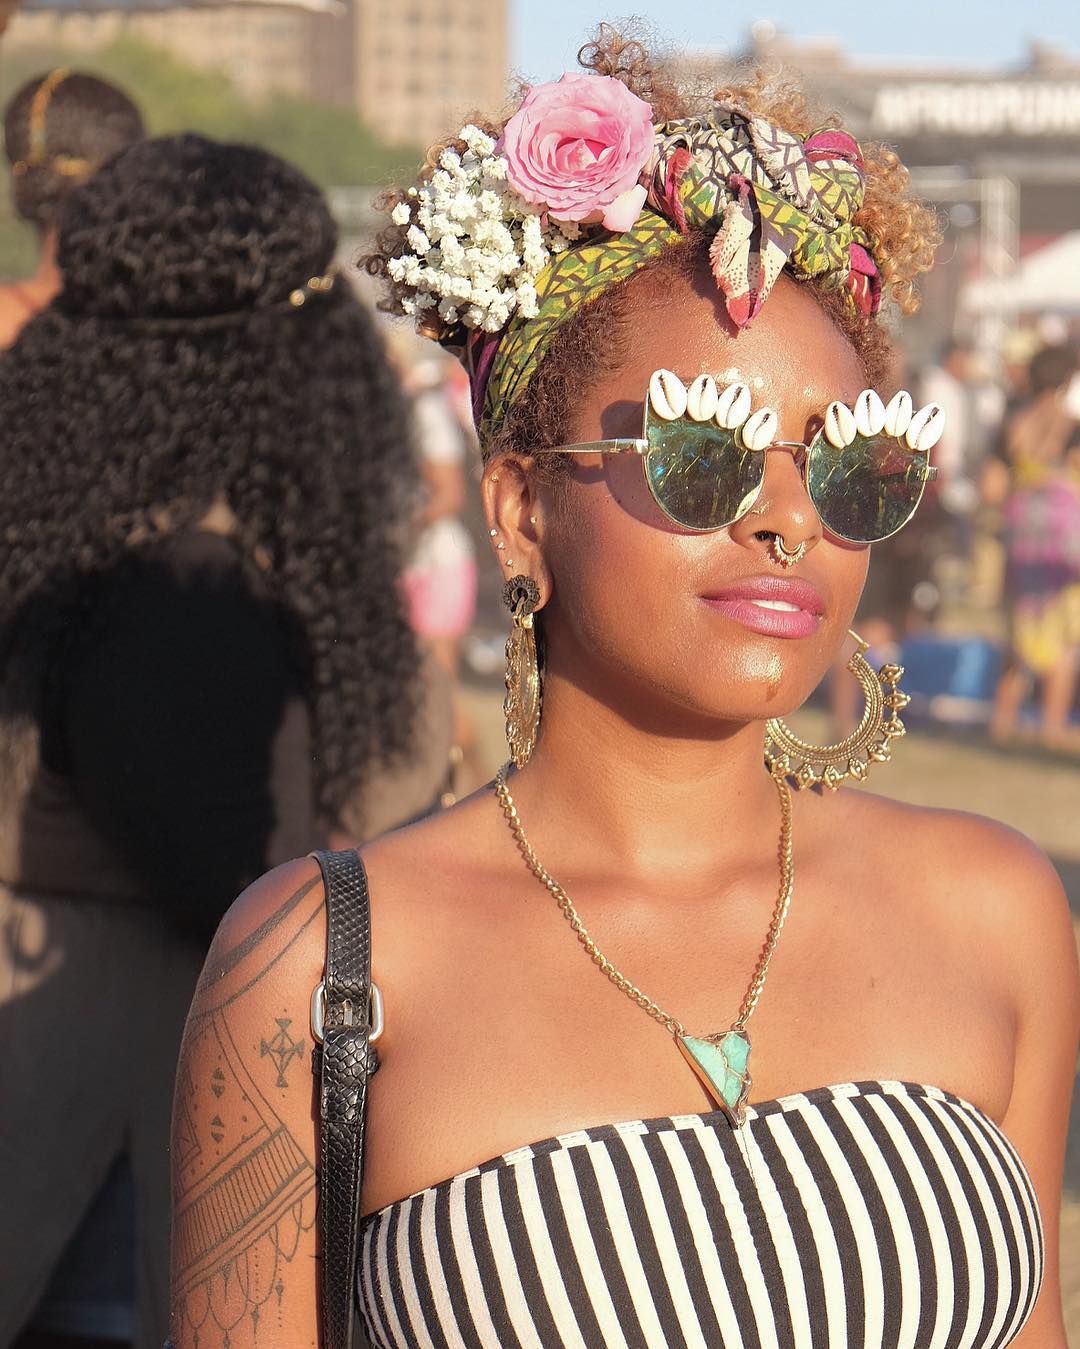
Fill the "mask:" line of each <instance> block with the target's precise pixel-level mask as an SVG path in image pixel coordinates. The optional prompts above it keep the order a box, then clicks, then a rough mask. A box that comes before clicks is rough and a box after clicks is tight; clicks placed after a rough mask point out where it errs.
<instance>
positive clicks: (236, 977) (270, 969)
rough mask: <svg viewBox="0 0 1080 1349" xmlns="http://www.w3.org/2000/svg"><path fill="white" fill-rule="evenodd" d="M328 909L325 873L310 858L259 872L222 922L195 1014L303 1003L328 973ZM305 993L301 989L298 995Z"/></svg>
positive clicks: (207, 964)
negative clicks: (284, 1001)
mask: <svg viewBox="0 0 1080 1349" xmlns="http://www.w3.org/2000/svg"><path fill="white" fill-rule="evenodd" d="M325 953H326V911H325V895H324V890H323V883H322V875H321V873H320V871H319V867H318V864H317V863H316V862H315V861H313V860H312V859H310V858H303V859H299V860H297V861H293V862H286V863H285V864H284V865H283V866H279V867H275V868H274V870H273V871H269V872H267V873H266V875H264V876H261V877H260V878H259V879H258V880H257V881H255V882H254V884H252V885H250V886H248V888H247V889H246V890H245V891H244V893H243V894H242V895H241V896H240V897H239V898H238V899H237V900H235V901H234V903H233V904H232V905H231V907H230V908H229V909H228V911H227V912H226V914H225V917H224V918H223V919H222V920H221V923H220V925H219V926H218V930H217V932H216V934H215V936H214V940H213V942H212V943H211V946H210V950H209V952H208V954H207V957H206V962H205V964H204V966H203V973H202V977H201V979H200V980H199V986H198V989H197V990H196V994H195V1000H194V1002H193V1004H192V1016H193V1017H198V1016H201V1015H211V1014H214V1013H216V1012H220V1011H221V1010H223V1009H224V1008H226V1007H235V1008H237V1009H239V1008H240V1007H241V1006H244V1008H245V1010H247V1009H250V1008H252V1007H255V1008H257V1007H258V1005H259V1004H261V1003H266V1004H273V1005H277V1004H278V1003H279V1002H281V1000H282V999H283V998H286V999H287V1001H288V1003H289V1005H290V1006H292V1005H294V1004H299V1003H303V1001H304V999H303V996H301V995H302V994H303V992H304V990H306V995H307V996H310V993H311V990H312V989H313V988H314V987H315V985H316V984H317V983H318V982H319V980H320V979H321V977H322V969H323V962H324V959H325ZM298 990H299V992H298Z"/></svg>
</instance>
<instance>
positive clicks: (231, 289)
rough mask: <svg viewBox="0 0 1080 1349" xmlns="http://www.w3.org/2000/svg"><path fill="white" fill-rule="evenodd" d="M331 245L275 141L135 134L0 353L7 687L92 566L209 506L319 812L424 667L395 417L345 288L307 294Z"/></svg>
mask: <svg viewBox="0 0 1080 1349" xmlns="http://www.w3.org/2000/svg"><path fill="white" fill-rule="evenodd" d="M336 242H337V236H336V229H335V226H334V223H333V220H332V219H331V216H330V213H329V211H328V209H327V206H326V203H325V201H324V199H323V197H322V195H321V193H320V192H319V191H318V189H317V188H316V187H315V186H314V185H313V184H312V183H310V182H309V181H308V180H307V179H306V178H305V177H303V175H301V174H300V173H299V172H297V171H296V170H295V169H293V168H292V167H291V166H290V165H288V164H286V163H284V162H283V161H282V160H280V159H278V158H276V157H275V156H274V155H271V154H268V153H266V152H264V151H262V150H258V149H255V148H252V147H247V146H238V145H223V144H218V143H215V142H213V141H211V140H207V139H204V138H203V137H200V136H195V135H183V136H175V137H169V138H164V139H159V140H151V141H143V142H141V143H140V144H138V145H135V146H133V147H132V148H131V149H129V150H127V151H126V152H125V153H124V154H122V155H120V156H118V157H117V158H115V159H113V160H112V161H110V163H108V164H107V165H106V166H105V167H104V168H103V169H101V170H100V171H99V172H98V173H96V174H95V175H94V177H93V178H91V179H90V180H89V181H88V182H86V183H85V184H84V185H83V186H81V187H80V188H78V189H77V190H75V191H74V192H73V193H72V194H71V195H70V196H69V198H68V200H67V202H66V204H65V206H64V209H63V211H62V213H61V217H60V221H59V236H58V249H59V251H58V258H59V264H60V268H61V271H62V273H63V277H64V288H63V290H62V292H61V293H60V295H59V296H58V297H57V299H56V300H55V301H54V302H53V303H52V304H51V305H50V306H49V307H48V308H47V309H45V310H44V311H43V312H42V313H41V314H39V315H38V316H37V317H36V318H34V319H32V320H31V321H30V322H29V323H28V324H27V325H26V327H25V328H24V329H23V331H22V333H21V334H20V336H19V338H18V340H17V341H16V343H15V345H14V346H13V347H12V348H11V349H10V350H9V351H8V353H7V354H6V355H5V356H4V357H3V358H2V359H0V406H2V407H3V409H4V423H5V426H4V432H5V434H4V459H5V463H4V471H3V478H4V491H3V492H2V493H0V680H3V679H4V678H5V677H6V675H7V674H8V671H9V668H10V658H11V656H12V652H13V651H14V650H16V649H17V648H18V647H19V646H20V644H23V643H24V642H25V641H26V640H27V639H28V638H29V639H31V640H32V641H33V642H36V643H37V645H38V647H40V648H44V649H45V650H46V654H47V652H48V651H49V650H53V649H55V642H56V641H58V640H62V632H63V629H64V627H65V626H66V625H67V624H68V623H69V622H70V619H69V617H68V613H69V609H68V606H69V605H70V603H71V602H72V599H71V597H72V595H73V594H74V593H76V592H78V590H79V589H80V584H81V582H82V581H83V580H84V579H85V578H86V577H87V576H88V575H91V574H95V573H100V572H102V571H104V570H105V569H106V568H108V567H110V566H112V565H113V564H115V563H117V562H118V561H122V560H123V558H124V557H125V556H126V555H128V554H129V553H130V552H131V550H132V549H133V548H135V547H137V546H141V542H142V541H153V540H154V539H155V538H159V537H160V536H161V534H162V533H163V532H164V531H176V530H180V529H184V528H191V527H194V526H197V525H198V524H199V523H200V522H201V521H202V520H203V519H204V518H205V516H206V514H207V512H208V511H209V510H210V508H211V507H214V506H217V505H219V504H220V503H222V502H224V503H225V504H226V505H227V506H228V508H229V510H230V511H231V514H232V516H233V517H234V518H235V520H236V522H237V524H236V537H237V540H238V542H239V544H240V546H241V548H242V550H243V552H244V553H245V555H246V556H247V557H249V558H251V559H255V560H257V562H258V565H259V567H260V572H261V575H262V577H263V580H264V582H265V583H266V584H267V585H268V586H269V587H270V590H271V592H272V593H273V596H274V598H275V599H276V600H277V601H278V602H279V604H280V605H281V606H282V607H283V608H284V610H285V611H286V613H287V614H288V615H289V616H290V618H291V619H293V620H295V626H296V628H297V630H298V633H299V634H300V636H301V638H302V646H303V651H304V653H305V661H306V667H307V668H306V671H305V674H306V684H307V688H308V701H309V705H310V709H311V715H312V729H313V736H314V745H313V750H314V755H315V785H316V792H317V801H318V805H319V807H320V808H321V813H322V815H323V816H324V818H325V819H327V820H329V821H333V820H336V819H338V818H340V816H341V812H342V811H343V809H344V808H345V807H346V806H347V805H348V804H349V802H350V801H353V800H355V799H356V797H357V795H359V793H360V792H361V791H362V789H363V786H364V784H365V782H366V780H367V778H368V776H369V770H370V768H371V766H372V765H373V764H374V763H375V762H377V761H383V762H392V761H393V760H394V759H395V758H396V757H398V756H400V755H402V754H403V753H404V752H405V751H406V750H407V749H408V747H409V743H410V733H411V727H412V725H413V720H414V700H415V695H414V692H413V690H414V687H415V683H416V673H417V665H418V657H417V653H416V648H415V644H414V640H413V637H412V634H411V632H410V630H409V627H408V625H407V623H406V620H405V618H404V616H403V613H402V610H401V606H400V603H399V598H398V591H397V579H398V576H399V574H400V572H401V569H402V566H403V561H404V559H403V535H404V533H405V528H406V525H407V522H408V519H409V513H410V511H411V510H412V508H413V505H414V499H415V493H416V491H417V490H418V487H417V483H418V477H417V470H416V467H415V465H414V460H413V456H412V453H411V448H410V440H409V434H408V422H407V410H406V405H405V402H404V399H403V395H402V392H401V390H400V387H399V385H398V383H397V380H396V378H395V377H394V375H393V373H392V372H391V369H390V367H389V365H388V363H387V361H386V358H385V356H384V352H383V346H382V342H381V340H380V337H379V334H378V332H377V330H376V327H375V324H374V321H373V320H372V318H371V317H370V316H369V314H368V313H367V311H366V310H365V309H364V308H363V307H362V306H361V304H360V303H359V301H358V300H357V299H356V298H355V297H354V296H353V295H352V294H351V292H350V291H349V288H348V286H347V285H346V284H345V283H344V282H343V281H339V282H338V283H337V284H336V285H335V286H334V288H333V289H332V290H326V289H325V288H324V287H323V286H322V284H321V283H320V284H316V285H314V286H312V285H311V284H308V283H309V280H310V279H312V278H314V279H315V281H316V282H319V279H320V278H321V277H322V276H323V274H324V273H326V271H327V269H328V268H329V266H330V264H331V261H332V258H333V255H334V249H335V245H336ZM301 298H302V302H301V303H298V301H300V300H301ZM28 614H32V615H33V620H32V622H30V623H29V629H30V631H29V633H28V631H27V628H28V624H27V615H28ZM46 663H47V661H46ZM39 668H43V667H39Z"/></svg>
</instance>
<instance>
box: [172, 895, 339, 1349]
mask: <svg viewBox="0 0 1080 1349" xmlns="http://www.w3.org/2000/svg"><path fill="white" fill-rule="evenodd" d="M322 906H323V899H322V891H321V887H320V886H319V885H318V882H309V883H308V884H307V885H305V886H304V887H302V888H301V889H300V890H299V891H298V892H297V893H296V894H295V895H294V896H293V897H292V898H291V899H290V900H289V901H288V902H287V903H286V904H285V905H284V906H283V907H282V909H281V910H280V911H279V913H278V914H276V915H275V916H274V917H273V918H272V919H270V920H268V921H267V922H266V923H264V924H263V926H262V927H261V928H260V929H259V930H258V931H257V932H255V933H252V934H251V936H250V937H248V938H247V939H246V940H245V941H243V942H241V943H240V944H239V945H238V946H237V947H236V948H234V950H233V951H232V952H231V953H229V954H228V955H226V956H224V957H222V958H219V959H217V960H215V961H214V962H213V963H212V968H210V967H209V966H208V969H207V970H206V971H204V977H203V981H202V982H201V983H200V988H199V990H198V992H197V993H196V997H195V1002H194V1004H193V1006H192V1011H191V1015H190V1017H189V1019H188V1026H187V1031H186V1033H185V1037H184V1045H183V1048H182V1050H181V1055H180V1063H179V1067H178V1073H177V1082H176V1095H175V1099H174V1107H173V1149H172V1153H173V1156H172V1160H173V1257H172V1263H173V1281H172V1303H173V1318H174V1321H173V1333H174V1337H175V1338H176V1339H177V1340H178V1341H181V1342H184V1343H188V1342H190V1343H191V1344H193V1345H194V1346H196V1349H233V1346H237V1345H239V1344H241V1343H242V1344H245V1345H252V1344H255V1343H257V1340H258V1330H259V1321H260V1319H261V1318H262V1317H263V1316H264V1315H265V1313H266V1312H267V1311H268V1310H273V1311H274V1312H275V1313H276V1316H275V1319H277V1317H278V1316H280V1315H281V1307H282V1300H283V1298H284V1296H285V1294H286V1292H287V1291H288V1290H287V1288H286V1284H287V1283H288V1282H289V1275H288V1272H287V1266H288V1265H289V1263H290V1262H291V1261H292V1259H293V1257H294V1256H295V1255H296V1253H297V1250H298V1248H299V1246H300V1238H301V1234H302V1233H304V1232H307V1231H309V1230H310V1229H311V1228H312V1227H313V1226H314V1223H315V1200H316V1191H315V1160H314V1155H313V1153H314V1150H313V1144H314V1142H315V1140H314V1137H313V1136H312V1137H311V1138H309V1139H308V1140H307V1141H306V1145H301V1143H300V1142H298V1140H297V1139H296V1138H294V1137H293V1135H292V1134H291V1133H290V1131H289V1128H288V1127H287V1125H286V1124H285V1123H284V1122H283V1120H282V1119H281V1118H280V1116H279V1115H278V1113H277V1112H276V1110H275V1109H274V1106H273V1105H272V1104H271V1101H270V1099H269V1097H268V1094H267V1090H265V1089H261V1088H260V1087H259V1085H258V1083H257V1082H256V1081H255V1079H254V1078H253V1077H252V1074H251V1072H250V1071H249V1070H248V1067H247V1066H246V1065H245V1062H244V1055H243V1053H242V1052H241V1048H240V1047H238V1045H237V1043H236V1039H235V1037H234V1034H233V1031H232V1029H231V1024H230V1023H234V1022H235V1021H236V1018H235V1015H234V1013H235V1011H236V1010H237V1008H238V1007H239V1006H240V1004H241V1003H242V1002H244V1001H246V1000H247V999H248V997H249V995H254V996H255V997H257V996H258V995H259V991H260V990H261V988H263V987H265V983H264V980H265V979H266V976H267V974H268V972H269V971H270V969H271V968H272V967H273V966H274V965H276V963H277V962H278V961H279V960H280V959H281V958H282V957H283V956H285V955H286V953H287V952H288V951H289V950H290V948H292V947H293V946H294V944H295V943H296V942H298V941H300V940H302V938H303V934H304V933H305V931H306V930H307V929H309V927H310V926H311V925H312V924H313V923H314V922H315V921H316V920H317V919H318V918H319V917H320V915H321V913H322ZM294 1015H295V1014H294ZM275 1020H276V1023H277V1030H276V1032H275V1033H274V1034H273V1035H272V1036H271V1037H270V1039H269V1040H265V1039H264V1040H261V1041H260V1040H256V1041H255V1043H254V1044H252V1043H248V1044H247V1045H246V1049H247V1052H248V1058H249V1062H250V1063H251V1065H252V1069H253V1070H254V1068H255V1065H256V1064H261V1062H262V1060H263V1059H264V1058H268V1059H269V1060H270V1067H271V1071H272V1072H274V1073H275V1074H276V1084H275V1085H276V1087H278V1088H284V1087H286V1086H287V1085H288V1084H287V1081H286V1073H287V1070H288V1068H289V1065H290V1064H291V1063H292V1062H293V1060H294V1059H301V1060H302V1059H303V1056H304V1055H303V1051H304V1042H303V1040H302V1039H300V1038H297V1037H295V1036H293V1035H292V1034H290V1029H291V1027H292V1025H293V1024H294V1023H293V1021H292V1020H291V1019H290V1018H288V1017H285V1016H282V1017H278V1018H275ZM256 1046H258V1057H254V1051H255V1049H256ZM193 1065H198V1067H197V1069H196V1070H195V1071H193ZM267 1076H269V1074H267ZM294 1076H295V1075H294ZM196 1079H197V1080H196ZM272 1080H273V1079H272V1078H271V1081H272ZM309 1085H310V1086H311V1088H312V1090H314V1082H313V1081H311V1079H309ZM267 1088H268V1089H269V1090H270V1092H271V1093H272V1090H273V1088H270V1083H269V1082H267ZM313 1104H314V1102H313ZM309 1154H310V1155H309ZM305 1249H310V1248H309V1247H308V1246H305ZM304 1275H305V1278H307V1277H310V1273H309V1272H307V1271H304ZM266 1329H268V1327H264V1332H265V1330H266ZM270 1342H272V1343H276V1341H274V1340H273V1336H272V1335H271V1336H270Z"/></svg>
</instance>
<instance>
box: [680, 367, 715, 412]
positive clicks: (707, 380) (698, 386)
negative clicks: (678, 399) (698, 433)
mask: <svg viewBox="0 0 1080 1349" xmlns="http://www.w3.org/2000/svg"><path fill="white" fill-rule="evenodd" d="M719 402H720V394H719V392H718V390H717V388H716V380H714V379H713V377H712V375H698V377H697V379H695V380H694V382H693V384H691V385H690V387H689V389H687V391H686V415H687V416H688V417H690V418H691V419H692V420H693V421H695V422H711V421H712V419H713V417H715V416H716V409H717V406H718V405H719Z"/></svg>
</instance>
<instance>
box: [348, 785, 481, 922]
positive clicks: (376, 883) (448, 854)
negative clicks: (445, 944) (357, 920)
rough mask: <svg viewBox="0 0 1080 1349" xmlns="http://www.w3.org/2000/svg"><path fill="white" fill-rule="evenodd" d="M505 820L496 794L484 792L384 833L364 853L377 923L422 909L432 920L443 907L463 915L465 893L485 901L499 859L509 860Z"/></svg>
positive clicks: (410, 917)
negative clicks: (487, 882)
mask: <svg viewBox="0 0 1080 1349" xmlns="http://www.w3.org/2000/svg"><path fill="white" fill-rule="evenodd" d="M504 842H505V840H504V839H503V838H502V833H501V830H500V823H499V817H498V815H497V813H496V812H495V811H494V810H493V808H492V803H491V791H490V788H488V787H481V788H480V789H479V790H478V791H476V792H474V793H473V794H472V795H471V796H469V797H467V798H466V799H465V800H464V801H461V802H459V803H458V804H457V805H456V806H453V807H452V808H451V809H450V810H445V811H441V812H440V813H439V814H437V815H432V816H429V817H428V818H427V819H424V820H421V821H419V822H418V823H417V824H412V825H408V826H407V827H406V828H404V829H397V830H395V831H394V832H393V833H390V834H384V835H383V836H382V837H381V838H379V839H376V840H375V841H374V842H372V843H369V844H366V845H365V846H364V848H363V849H362V854H361V855H362V857H363V860H364V865H365V867H366V869H367V873H368V878H369V882H370V886H371V894H372V913H373V922H374V923H375V924H376V925H378V924H379V923H380V920H381V921H382V922H383V923H384V924H385V923H387V922H390V921H393V916H392V915H389V914H388V913H387V910H388V909H390V908H392V909H394V910H395V912H396V914H397V915H398V916H399V917H400V918H401V920H402V921H406V920H408V921H411V919H412V918H413V917H415V915H416V912H417V910H418V909H423V910H424V911H426V912H427V913H428V914H429V915H430V914H431V913H432V912H433V910H435V909H436V908H437V907H438V906H439V905H440V904H441V903H443V902H447V903H452V904H454V905H455V907H456V909H457V910H458V912H459V913H460V909H461V903H460V899H461V896H462V894H463V893H468V894H469V895H470V897H471V898H477V897H479V896H480V895H481V894H482V893H483V890H484V886H483V879H484V878H485V877H487V878H490V876H491V875H492V874H493V868H494V867H495V866H496V865H497V858H499V857H500V856H504V851H503V849H502V848H500V847H499V845H500V844H503V843H504Z"/></svg>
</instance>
